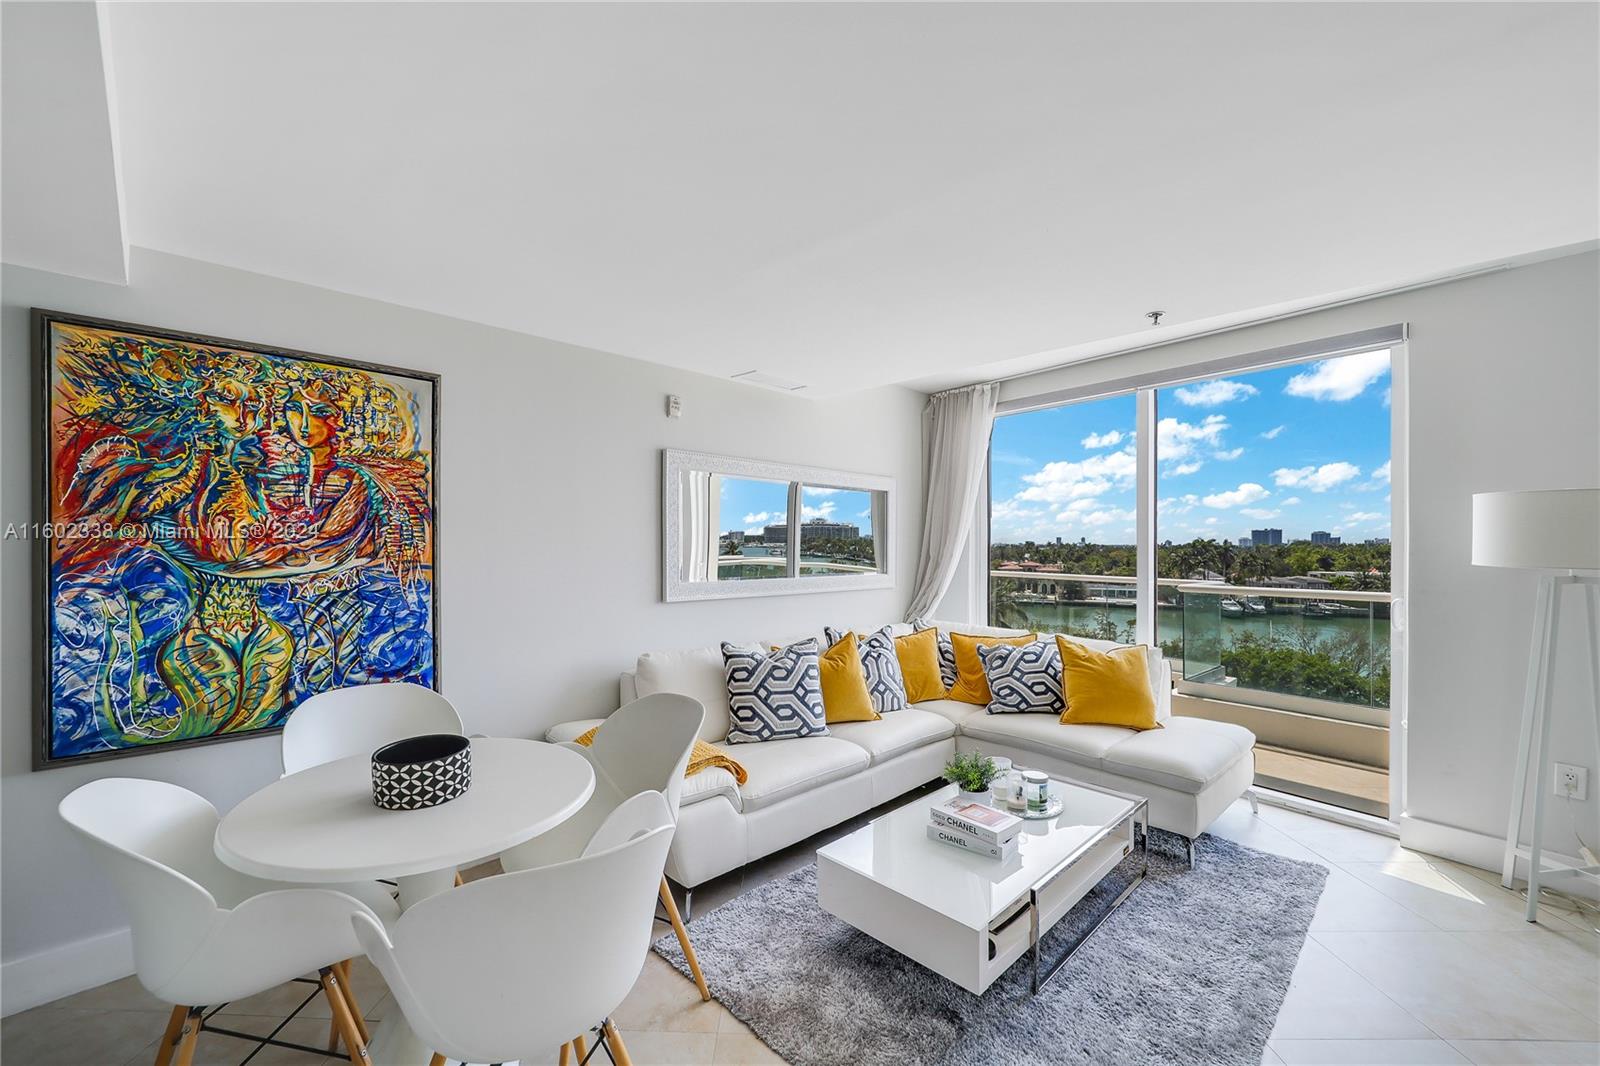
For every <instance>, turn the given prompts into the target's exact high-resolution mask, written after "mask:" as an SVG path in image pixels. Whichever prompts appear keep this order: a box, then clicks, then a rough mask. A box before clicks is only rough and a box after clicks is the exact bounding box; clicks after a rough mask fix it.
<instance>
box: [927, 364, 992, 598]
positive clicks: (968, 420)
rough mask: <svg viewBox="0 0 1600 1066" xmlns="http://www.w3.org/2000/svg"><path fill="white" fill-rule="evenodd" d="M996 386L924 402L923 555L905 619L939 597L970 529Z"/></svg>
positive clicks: (970, 388)
mask: <svg viewBox="0 0 1600 1066" xmlns="http://www.w3.org/2000/svg"><path fill="white" fill-rule="evenodd" d="M998 392H999V386H998V385H995V384H992V383H991V384H985V385H969V386H967V387H966V388H964V389H951V390H950V391H949V392H940V393H935V394H934V395H933V396H931V397H929V399H928V426H927V432H926V441H925V447H924V450H923V475H924V477H925V479H926V480H925V482H924V500H923V515H922V552H921V553H920V554H919V555H918V557H917V576H916V581H915V582H914V583H913V584H912V587H911V603H910V605H909V606H907V608H906V618H907V619H908V620H910V619H917V618H925V617H927V616H928V615H929V614H930V613H931V612H932V611H933V608H934V607H935V606H936V605H937V604H938V602H939V601H940V600H941V599H943V598H944V594H945V592H946V590H948V589H949V588H950V581H951V579H952V578H954V577H955V572H956V561H957V560H958V559H960V557H961V549H962V548H963V547H964V546H965V545H966V542H967V534H968V533H970V532H971V531H972V511H973V506H974V505H975V504H976V503H977V501H978V489H979V488H980V487H981V486H982V484H983V469H984V463H985V461H986V459H987V458H988V454H989V431H990V430H991V429H992V428H993V427H994V404H995V397H996V395H997V394H998Z"/></svg>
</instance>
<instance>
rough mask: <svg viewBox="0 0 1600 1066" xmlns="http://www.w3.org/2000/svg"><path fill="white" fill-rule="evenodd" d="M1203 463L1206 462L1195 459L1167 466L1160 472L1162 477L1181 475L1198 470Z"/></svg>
mask: <svg viewBox="0 0 1600 1066" xmlns="http://www.w3.org/2000/svg"><path fill="white" fill-rule="evenodd" d="M1205 465H1206V464H1204V463H1202V462H1200V461H1199V460H1198V459H1197V460H1195V461H1194V462H1192V463H1179V464H1178V465H1177V466H1169V467H1168V468H1167V469H1166V470H1163V471H1162V472H1161V476H1162V477H1183V476H1185V475H1187V474H1192V473H1194V472H1195V471H1197V470H1199V469H1200V468H1201V467H1202V466H1205Z"/></svg>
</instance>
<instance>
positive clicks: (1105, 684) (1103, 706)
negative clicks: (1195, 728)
mask: <svg viewBox="0 0 1600 1066" xmlns="http://www.w3.org/2000/svg"><path fill="white" fill-rule="evenodd" d="M1056 647H1057V648H1059V649H1060V651H1061V694H1062V695H1063V696H1065V697H1066V701H1067V709H1066V710H1065V711H1063V712H1062V713H1061V721H1062V722H1063V723H1065V724H1067V725H1120V726H1122V727H1124V728H1126V729H1160V728H1161V723H1160V722H1158V721H1156V697H1155V693H1153V692H1151V691H1150V670H1149V666H1148V664H1147V661H1146V659H1145V655H1146V649H1145V647H1144V645H1142V644H1140V645H1136V646H1134V647H1131V648H1114V649H1113V650H1111V651H1095V650H1094V649H1093V648H1087V647H1085V646H1083V645H1082V644H1079V643H1078V642H1077V641H1075V640H1067V639H1066V638H1065V637H1057V638H1056Z"/></svg>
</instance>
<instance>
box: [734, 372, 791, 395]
mask: <svg viewBox="0 0 1600 1066" xmlns="http://www.w3.org/2000/svg"><path fill="white" fill-rule="evenodd" d="M733 380H735V381H742V382H744V383H745V384H746V385H760V386H761V387H762V388H764V389H777V390H778V391H779V392H799V391H800V390H801V389H803V388H805V386H804V385H802V384H801V383H800V382H798V381H790V380H789V379H788V378H780V377H777V376H775V375H773V374H764V373H762V372H761V371H759V370H746V371H745V372H744V373H743V374H735V375H733Z"/></svg>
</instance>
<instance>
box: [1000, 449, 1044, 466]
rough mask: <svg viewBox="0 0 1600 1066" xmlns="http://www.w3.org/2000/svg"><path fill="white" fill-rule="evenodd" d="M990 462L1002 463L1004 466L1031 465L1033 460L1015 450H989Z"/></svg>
mask: <svg viewBox="0 0 1600 1066" xmlns="http://www.w3.org/2000/svg"><path fill="white" fill-rule="evenodd" d="M989 459H990V461H991V462H996V463H1004V464H1005V465H1006V466H1033V465H1034V463H1033V460H1032V459H1030V458H1028V457H1027V456H1026V455H1020V454H1018V453H1017V452H994V451H992V452H990V453H989Z"/></svg>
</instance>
